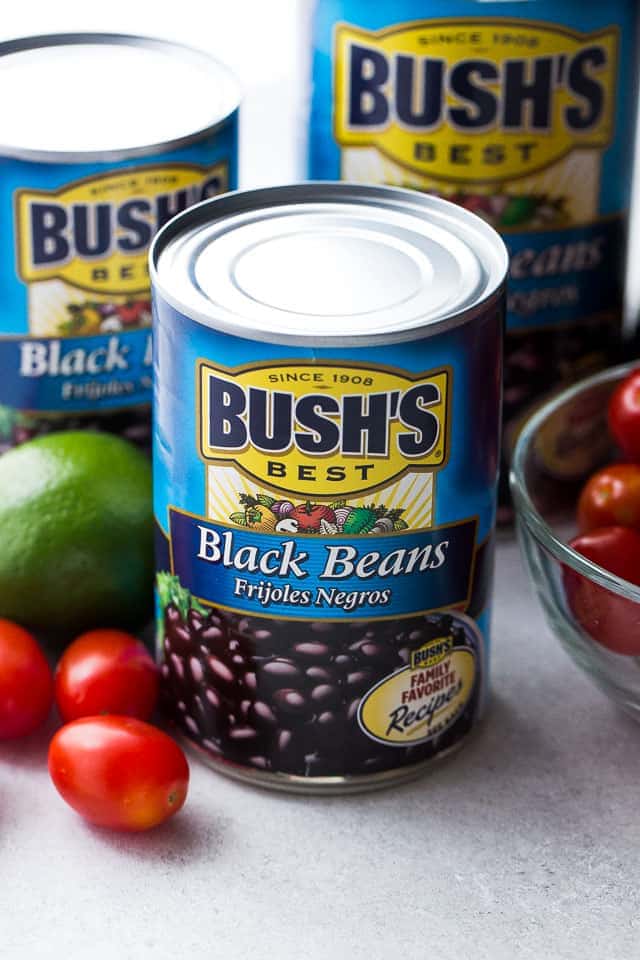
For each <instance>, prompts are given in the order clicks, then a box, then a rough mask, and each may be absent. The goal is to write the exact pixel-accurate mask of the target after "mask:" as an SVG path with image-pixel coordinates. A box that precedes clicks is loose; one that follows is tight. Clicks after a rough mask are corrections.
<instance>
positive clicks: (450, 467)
mask: <svg viewBox="0 0 640 960" xmlns="http://www.w3.org/2000/svg"><path fill="white" fill-rule="evenodd" d="M156 319H157V324H156V327H155V330H154V351H155V362H156V369H155V378H156V383H155V388H154V389H155V397H156V436H155V441H154V460H155V471H156V473H155V476H156V482H155V490H156V492H155V512H156V519H157V523H158V534H159V536H158V595H159V600H160V610H159V635H158V636H159V654H160V657H161V659H162V661H163V675H164V686H165V703H166V709H167V710H168V711H169V713H170V715H171V717H172V718H173V719H174V720H175V721H176V722H177V723H178V724H179V725H180V726H181V727H182V728H183V729H184V730H185V731H186V732H187V733H188V734H189V736H191V737H192V738H193V739H195V740H196V741H197V742H199V743H200V744H201V745H202V746H204V748H205V749H206V750H208V751H209V752H210V753H211V754H212V755H214V756H216V757H222V758H223V759H226V760H230V761H232V762H236V763H240V764H243V765H245V766H247V765H248V766H254V767H256V768H260V769H264V770H269V771H272V772H284V773H291V774H297V775H332V774H333V775H342V774H345V773H365V772H367V771H370V772H374V771H375V770H382V769H390V768H395V767H398V766H403V765H404V764H410V763H414V762H417V761H419V760H421V759H427V758H428V757H430V756H433V755H435V754H437V753H438V752H440V751H442V750H444V749H446V748H447V747H449V746H452V745H453V744H454V743H455V742H457V740H459V739H460V738H461V737H462V736H463V734H464V733H465V732H467V731H468V730H469V729H470V727H471V726H472V725H473V723H474V722H475V719H476V718H477V716H478V715H479V711H480V707H481V704H482V700H483V697H484V689H485V684H486V658H487V648H488V632H489V616H490V605H489V584H490V580H491V553H492V550H491V542H492V540H491V532H492V529H493V524H494V519H495V486H496V470H497V459H498V457H497V445H498V423H499V395H500V364H499V363H497V362H496V358H497V357H499V355H500V336H501V324H502V305H501V303H496V304H494V305H493V306H492V307H491V308H487V309H486V310H485V312H484V313H481V314H480V315H479V316H478V317H477V318H476V319H475V320H474V321H473V322H472V323H468V324H466V325H463V326H460V327H458V328H456V329H454V330H452V331H451V332H449V333H447V334H442V335H439V336H435V337H431V338H426V339H424V340H419V341H416V342H412V343H411V344H407V345H387V346H385V347H375V348H371V349H367V351H366V353H364V352H363V351H362V350H358V349H355V348H349V349H345V350H341V351H339V350H335V349H332V350H329V349H326V350H324V349H315V350H311V349H304V348H300V347H295V348H284V347H277V346H274V345H269V344H266V343H251V344H249V342H248V341H246V340H240V339H236V338H234V337H231V336H227V335H224V334H221V333H217V332H215V331H212V330H211V329H207V328H205V327H203V326H201V325H199V324H197V323H194V322H192V321H191V320H189V319H188V318H186V317H184V316H182V315H180V314H177V313H176V312H175V311H174V310H173V309H172V308H171V307H169V306H168V305H167V304H166V303H164V302H163V301H162V299H161V298H160V297H158V298H157V299H156ZM248 352H249V353H250V356H251V357H252V359H251V362H247V360H246V357H247V353H248ZM488 371H490V374H489V375H488ZM329 729H331V731H332V735H331V736H329ZM332 737H333V738H337V739H335V743H334V744H333V745H332V744H331V740H332ZM345 743H346V744H347V746H346V747H345ZM416 751H418V752H417V753H416Z"/></svg>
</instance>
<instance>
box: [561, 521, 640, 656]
mask: <svg viewBox="0 0 640 960" xmlns="http://www.w3.org/2000/svg"><path fill="white" fill-rule="evenodd" d="M570 546H572V547H573V549H574V550H577V551H578V553H581V554H582V555H583V556H585V557H587V558H588V559H589V560H592V561H593V563H597V564H598V566H600V567H604V569H605V570H609V572H610V573H615V574H616V576H618V577H622V579H623V580H628V581H629V582H630V583H635V584H636V585H638V586H640V534H638V533H636V532H635V530H628V529H627V528H626V527H602V528H601V529H599V530H594V531H592V532H591V533H587V534H585V535H584V536H581V537H576V538H575V540H572V541H571V543H570ZM563 577H564V586H565V592H566V596H567V600H568V603H569V607H570V608H571V610H572V612H573V614H574V616H575V617H576V620H577V621H578V623H580V624H581V626H582V627H583V629H584V630H585V631H586V632H587V633H588V634H589V635H590V636H591V637H593V639H594V640H595V641H596V642H597V643H599V644H601V645H602V646H603V647H607V648H608V649H609V650H612V651H613V652H614V653H621V654H625V655H627V656H638V655H640V604H637V603H635V602H634V601H633V600H629V599H627V598H626V597H622V596H620V594H617V593H612V592H611V591H610V590H608V589H607V588H606V587H601V586H600V585H599V584H597V583H593V581H591V580H589V579H587V577H584V576H582V574H580V573H578V572H577V571H575V570H572V569H570V568H569V567H565V568H564V571H563Z"/></svg>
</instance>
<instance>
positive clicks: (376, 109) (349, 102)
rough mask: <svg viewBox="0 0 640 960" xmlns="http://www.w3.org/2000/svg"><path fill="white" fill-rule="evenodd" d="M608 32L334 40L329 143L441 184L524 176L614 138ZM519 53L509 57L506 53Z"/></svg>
mask: <svg viewBox="0 0 640 960" xmlns="http://www.w3.org/2000/svg"><path fill="white" fill-rule="evenodd" d="M617 45H618V32H617V29H616V28H613V27H612V28H608V29H606V30H603V31H599V32H597V33H591V34H588V33H577V32H574V31H570V30H567V29H564V28H561V27H558V26H555V25H552V24H542V23H531V22H528V21H509V20H495V19H494V20H487V19H477V20H464V19H461V20H447V21H443V20H440V21H438V20H435V21H433V20H432V21H425V22H413V23H406V24H400V25H398V26H394V27H391V28H389V29H385V30H379V31H372V32H369V31H365V30H361V29H358V28H356V27H352V26H350V25H348V24H340V25H338V27H337V28H336V32H335V50H334V57H335V136H336V140H337V141H338V142H339V143H340V144H341V145H343V146H375V147H376V148H377V149H378V150H379V151H380V152H381V153H383V154H385V155H386V156H388V157H389V158H390V159H392V160H394V161H396V162H397V163H399V164H401V165H403V166H405V167H407V168H409V169H411V170H415V171H418V172H419V173H421V174H428V175H429V176H431V177H435V178H442V179H446V180H449V181H451V180H460V181H468V180H473V181H475V182H481V181H486V182H492V181H501V180H503V179H504V178H505V177H508V178H513V177H518V176H527V175H529V174H531V173H533V172H535V171H537V170H541V169H543V168H544V167H547V166H549V165H550V164H551V163H554V162H555V161H557V160H559V159H560V158H561V157H563V156H565V155H566V154H567V153H568V152H569V151H570V150H572V149H575V148H583V147H595V148H603V147H605V146H607V144H608V143H609V142H610V140H611V138H612V135H613V123H614V118H613V113H614V104H615V75H616V62H617ZM516 51H517V52H516Z"/></svg>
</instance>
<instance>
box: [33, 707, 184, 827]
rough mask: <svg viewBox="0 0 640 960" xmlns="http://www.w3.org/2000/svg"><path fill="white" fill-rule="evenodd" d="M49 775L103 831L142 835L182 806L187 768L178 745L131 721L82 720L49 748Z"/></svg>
mask: <svg viewBox="0 0 640 960" xmlns="http://www.w3.org/2000/svg"><path fill="white" fill-rule="evenodd" d="M49 773H50V775H51V779H52V780H53V783H54V785H55V787H56V789H57V790H58V793H59V794H60V795H61V796H62V798H63V799H64V800H66V802H67V803H68V804H69V805H70V806H71V807H73V809H74V810H76V812H77V813H79V814H80V815H81V816H82V817H84V818H85V819H86V820H89V821H90V822H91V823H94V824H97V825H98V826H101V827H109V828H111V829H114V830H126V831H141V830H149V829H150V828H151V827H155V826H158V824H160V823H163V822H164V821H165V820H167V819H168V818H169V817H172V816H173V815H174V814H176V813H177V812H178V811H179V810H180V809H181V807H182V806H183V804H184V802H185V799H186V796H187V789H188V785H189V766H188V764H187V760H186V757H185V755H184V753H183V752H182V750H181V749H180V747H179V746H178V744H177V743H176V742H175V741H174V740H172V739H171V737H169V736H167V734H166V733H163V732H162V731H161V730H158V729H157V727H152V726H151V725H150V724H148V723H144V721H142V720H136V719H135V718H133V717H119V716H109V717H83V718H82V719H80V720H74V721H73V723H68V724H67V725H66V726H64V727H62V728H61V729H60V730H58V732H57V733H56V735H55V736H54V738H53V740H52V741H51V744H50V746H49Z"/></svg>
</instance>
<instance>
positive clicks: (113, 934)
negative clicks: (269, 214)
mask: <svg viewBox="0 0 640 960" xmlns="http://www.w3.org/2000/svg"><path fill="white" fill-rule="evenodd" d="M307 8H308V5H307V4H306V3H298V2H297V0H270V2H269V3H265V2H262V0H234V2H232V3H221V2H210V3H205V2H196V0H181V2H180V3H179V4H172V5H164V4H159V3H156V2H150V0H110V2H109V4H108V6H107V5H105V4H102V3H96V2H95V0H94V2H92V3H90V2H87V0H84V2H82V3H81V2H78V0H58V2H57V3H50V2H40V0H38V2H36V0H23V2H22V3H20V4H11V9H3V11H2V21H1V22H0V37H4V36H6V37H8V36H12V35H14V36H15V35H19V34H26V33H34V32H51V31H54V30H56V31H57V30H78V29H110V30H124V31H131V32H144V33H152V34H156V35H160V36H167V37H173V38H174V39H177V40H181V41H183V42H187V43H189V42H191V43H196V44H198V45H200V46H203V47H208V48H209V49H211V50H213V51H214V52H215V53H216V54H217V55H218V56H220V57H221V58H222V59H225V60H226V61H227V62H229V64H230V65H231V66H232V67H234V68H235V69H236V70H237V71H238V73H239V74H240V76H241V78H242V79H243V82H244V85H245V90H246V100H245V107H244V114H243V124H242V133H243V154H242V164H241V174H242V180H243V183H244V185H245V186H250V185H257V184H265V183H272V182H278V181H285V180H291V179H294V178H295V177H296V175H297V173H298V172H299V171H300V170H301V166H300V159H301V144H302V116H303V110H304V102H305V97H306V93H307V91H306V85H305V84H304V82H303V78H304V59H305V51H304V45H303V43H302V40H301V39H300V34H299V29H300V24H302V23H303V22H304V20H305V18H306V11H307ZM78 122H79V123H81V118H79V121H78ZM635 274H637V275H638V271H635ZM639 276H640V275H639ZM494 633H495V645H494V656H493V687H494V698H493V705H492V708H491V710H490V712H489V715H488V717H487V719H486V722H485V723H484V725H483V727H482V729H481V730H480V731H479V732H478V733H477V735H476V736H475V738H474V739H473V740H472V741H471V742H470V743H469V745H468V746H467V747H466V748H465V749H464V751H462V752H461V753H459V754H458V755H457V756H455V757H453V758H451V759H450V760H449V761H446V762H445V763H444V764H443V765H442V766H441V767H439V768H438V769H436V770H434V772H433V773H432V774H431V775H429V776H427V777H425V778H423V779H422V780H420V781H417V782H415V783H414V784H411V785H409V786H405V787H401V788H396V789H393V790H388V791H386V792H384V793H379V794H370V795H364V796H361V797H353V798H350V799H330V800H321V799H315V798H314V799H301V798H293V797H292V798H287V797H283V796H278V795H271V794H268V793H265V792H261V791H258V790H252V789H250V788H247V787H242V786H239V785H237V784H235V783H231V782H229V781H226V780H224V779H223V778H221V777H218V776H216V775H215V774H214V773H212V772H211V771H209V770H208V769H205V768H203V767H201V766H200V765H199V764H198V763H197V762H195V761H194V762H193V764H192V784H191V792H190V798H189V801H188V805H187V807H186V808H185V810H184V811H183V813H182V814H181V815H180V816H179V817H178V818H176V819H175V820H174V821H172V822H171V823H169V824H167V825H166V826H165V827H163V828H160V829H159V830H158V831H156V832H154V833H151V834H147V835H143V836H136V837H128V836H126V837H122V836H118V835H114V834H109V833H105V832H103V831H100V830H97V829H94V828H91V827H89V826H87V825H85V824H84V823H83V822H82V821H81V820H80V819H79V818H77V817H76V816H75V815H74V814H73V813H72V812H71V811H70V810H69V809H68V808H67V807H66V806H65V805H64V804H63V803H62V801H61V800H60V799H59V798H58V796H57V794H56V793H55V791H54V789H53V787H52V786H51V785H50V783H49V780H48V776H47V773H46V765H45V758H46V740H47V738H46V736H44V735H39V736H37V737H35V738H33V739H32V740H30V741H27V742H25V743H22V744H20V745H16V746H11V747H9V746H6V745H5V746H0V958H2V960H41V958H47V960H48V958H54V957H65V958H66V960H86V958H89V957H90V958H92V960H103V958H104V960H107V958H108V960H112V958H114V957H115V958H118V960H165V958H167V960H168V958H171V960H174V958H178V960H182V958H185V960H187V958H188V960H200V958H206V960H209V958H225V960H244V958H248V957H252V958H255V960H262V958H268V960H275V958H277V960H334V958H335V960H342V958H344V960H365V958H366V960H387V958H389V960H390V958H392V957H393V958H396V957H411V958H423V957H424V958H426V957H432V956H433V957H434V958H438V960H469V958H473V960H503V958H504V960H596V958H597V960H621V958H627V957H635V956H637V955H638V954H639V952H640V920H639V918H638V917H639V913H638V907H639V899H640V897H639V894H638V890H639V888H640V865H639V863H638V849H639V846H640V813H639V811H638V807H639V804H638V793H639V791H638V775H639V773H640V749H639V738H638V728H637V726H636V725H635V724H634V723H633V722H632V721H630V720H628V719H627V718H626V717H625V716H623V715H621V714H620V713H619V712H618V711H617V710H616V709H615V708H614V707H613V706H612V705H611V704H610V703H609V702H608V701H607V700H606V699H605V698H604V697H603V696H602V695H601V694H600V693H598V692H597V691H596V690H594V689H593V688H592V687H591V686H590V684H589V683H588V681H587V680H586V679H585V678H584V677H583V676H582V675H581V674H580V673H579V672H578V671H577V669H576V668H574V667H573V665H572V664H571V663H570V662H569V660H568V658H567V657H566V655H565V654H564V653H563V652H562V650H561V649H560V648H559V646H558V643H557V641H556V640H555V639H554V638H552V637H551V635H550V634H549V632H548V630H547V629H546V627H545V626H544V624H543V621H542V618H541V615H540V613H539V610H538V607H537V605H536V603H535V601H534V599H533V597H532V595H531V593H530V589H529V586H528V583H527V581H526V578H525V576H524V573H523V571H522V568H521V566H520V562H519V558H518V556H517V549H516V546H515V544H514V543H513V542H511V541H510V540H506V541H503V542H502V543H501V545H500V550H499V555H498V577H497V603H496V616H495V630H494ZM639 669H640V668H639Z"/></svg>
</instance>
